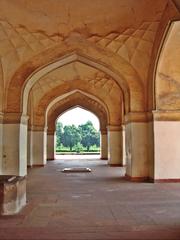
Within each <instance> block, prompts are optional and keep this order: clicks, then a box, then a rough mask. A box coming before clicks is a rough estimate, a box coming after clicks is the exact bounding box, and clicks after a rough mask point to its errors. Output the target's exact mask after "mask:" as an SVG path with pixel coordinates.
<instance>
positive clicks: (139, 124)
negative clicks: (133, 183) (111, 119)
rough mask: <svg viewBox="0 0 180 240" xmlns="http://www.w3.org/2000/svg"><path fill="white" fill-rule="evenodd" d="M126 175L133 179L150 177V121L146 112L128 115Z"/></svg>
mask: <svg viewBox="0 0 180 240" xmlns="http://www.w3.org/2000/svg"><path fill="white" fill-rule="evenodd" d="M125 128H126V166H127V167H126V175H127V177H129V178H130V179H131V180H137V181H138V180H140V181H141V180H146V179H147V178H148V177H149V162H148V121H147V115H146V113H130V114H128V116H126V127H125Z"/></svg>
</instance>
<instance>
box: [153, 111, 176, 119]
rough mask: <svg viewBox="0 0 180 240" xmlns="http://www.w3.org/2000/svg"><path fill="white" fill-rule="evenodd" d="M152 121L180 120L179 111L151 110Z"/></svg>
mask: <svg viewBox="0 0 180 240" xmlns="http://www.w3.org/2000/svg"><path fill="white" fill-rule="evenodd" d="M152 114H153V119H154V121H180V111H161V110H160V111H159V110H157V111H153V113H152Z"/></svg>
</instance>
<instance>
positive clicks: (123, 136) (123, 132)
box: [122, 126, 126, 166]
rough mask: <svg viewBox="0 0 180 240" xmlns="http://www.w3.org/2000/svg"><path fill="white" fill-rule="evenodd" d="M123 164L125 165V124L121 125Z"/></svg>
mask: <svg viewBox="0 0 180 240" xmlns="http://www.w3.org/2000/svg"><path fill="white" fill-rule="evenodd" d="M122 142H123V143H122V146H123V166H125V165H126V133H125V126H122Z"/></svg>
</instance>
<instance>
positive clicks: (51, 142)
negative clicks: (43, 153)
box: [47, 132, 56, 160]
mask: <svg viewBox="0 0 180 240" xmlns="http://www.w3.org/2000/svg"><path fill="white" fill-rule="evenodd" d="M55 135H56V133H54V132H53V133H49V132H48V133H47V160H54V159H55V154H56V153H55V150H56V145H55V144H56V142H55Z"/></svg>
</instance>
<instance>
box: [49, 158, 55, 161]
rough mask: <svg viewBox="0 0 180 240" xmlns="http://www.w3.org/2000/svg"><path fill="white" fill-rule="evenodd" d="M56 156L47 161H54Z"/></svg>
mask: <svg viewBox="0 0 180 240" xmlns="http://www.w3.org/2000/svg"><path fill="white" fill-rule="evenodd" d="M54 160H55V158H47V161H54Z"/></svg>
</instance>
